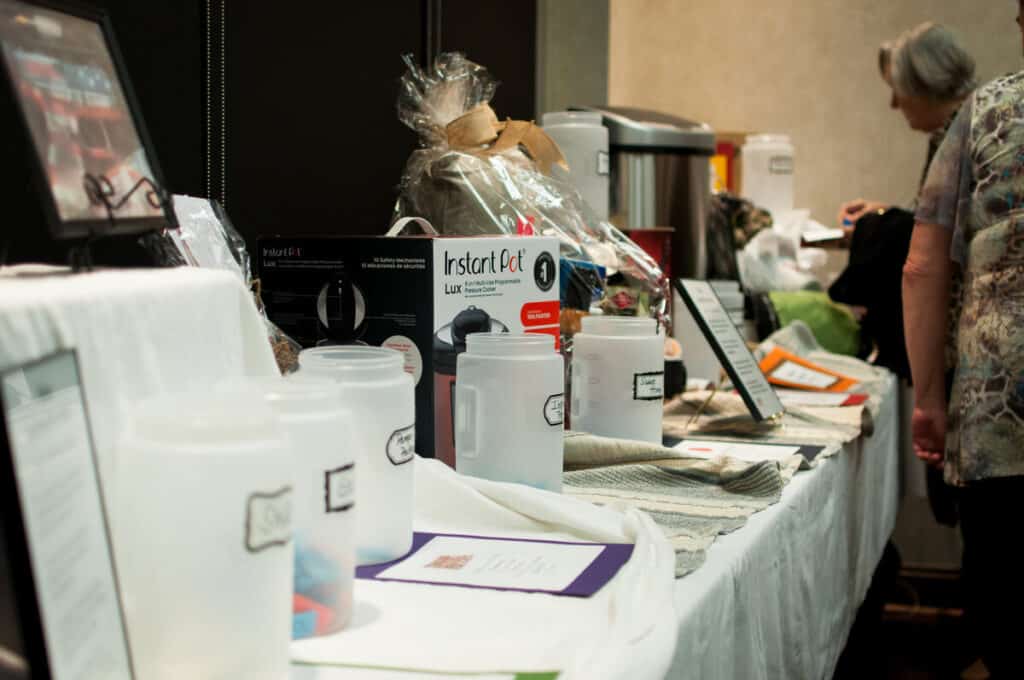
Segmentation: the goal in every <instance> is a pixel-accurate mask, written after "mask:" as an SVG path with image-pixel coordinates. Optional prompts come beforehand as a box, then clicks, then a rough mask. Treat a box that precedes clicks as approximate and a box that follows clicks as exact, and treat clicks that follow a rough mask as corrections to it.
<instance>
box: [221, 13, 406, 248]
mask: <svg viewBox="0 0 1024 680" xmlns="http://www.w3.org/2000/svg"><path fill="white" fill-rule="evenodd" d="M286 7H287V11H281V8H282V6H281V5H276V4H275V5H274V6H273V8H272V7H271V5H269V4H267V3H230V4H229V5H228V7H227V33H226V63H227V78H226V105H227V108H226V115H225V125H226V132H227V138H226V151H227V157H226V174H225V184H226V186H225V187H224V194H223V195H224V198H225V201H224V203H225V207H226V209H227V211H228V213H229V214H230V215H231V218H232V220H233V222H234V223H235V226H236V227H238V228H239V229H240V230H241V231H242V232H243V234H244V235H245V236H246V237H247V238H248V240H249V242H250V244H252V243H253V239H254V237H256V236H257V235H269V234H295V233H307V234H331V233H349V234H375V233H381V232H382V231H383V230H384V229H385V228H386V226H387V224H388V219H389V216H390V214H391V209H392V207H393V204H394V201H395V198H396V196H397V185H398V181H399V179H400V177H401V173H402V168H403V167H404V164H405V159H406V158H407V157H408V155H409V152H410V151H412V150H413V149H414V148H415V144H416V137H415V135H414V134H413V133H412V132H411V131H410V130H408V129H407V128H406V127H405V126H404V125H402V124H401V123H400V122H399V121H398V118H397V116H396V114H395V99H396V95H397V91H398V78H399V76H400V75H401V74H402V71H403V65H402V62H401V59H400V57H401V55H402V54H403V53H407V52H408V53H411V54H412V55H413V56H414V58H416V59H417V60H421V59H422V57H423V39H424V27H423V16H424V11H423V10H424V6H423V3H422V2H420V1H419V0H379V1H377V2H372V3H368V2H367V3H325V2H320V1H319V0H292V1H291V2H289V3H287V5H286ZM215 113H216V112H215ZM214 148H215V149H217V148H219V147H218V145H217V144H214ZM214 165H215V166H216V165H217V164H216V163H214Z"/></svg>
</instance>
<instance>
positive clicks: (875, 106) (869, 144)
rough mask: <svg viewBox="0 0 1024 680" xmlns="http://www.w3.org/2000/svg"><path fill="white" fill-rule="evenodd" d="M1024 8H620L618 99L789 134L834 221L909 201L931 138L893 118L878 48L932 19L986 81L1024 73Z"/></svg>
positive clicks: (646, 2)
mask: <svg viewBox="0 0 1024 680" xmlns="http://www.w3.org/2000/svg"><path fill="white" fill-rule="evenodd" d="M1015 13H1016V2H1013V1H1012V0H770V1H769V2H755V1H753V0H748V1H744V2H738V1H737V0H611V14H610V16H611V19H610V38H609V43H610V44H609V86H608V98H609V102H610V103H611V104H618V105H632V106H639V107H645V108H651V109H656V110H661V111H664V112H667V113H674V114H677V115H681V116H683V117H687V118H692V119H696V120H702V121H705V122H707V123H709V124H711V125H712V127H714V128H715V129H718V130H728V131H766V132H785V133H789V134H790V135H791V136H792V138H793V143H794V146H795V147H796V152H797V160H796V163H797V165H796V168H797V170H796V204H797V206H796V207H798V208H810V209H811V211H812V214H813V215H814V216H815V217H816V218H817V219H819V220H821V221H823V222H826V223H827V224H832V223H834V221H835V214H836V209H837V207H838V205H839V203H840V202H842V201H843V200H847V199H852V198H857V197H859V196H864V197H866V198H877V199H878V200H884V201H889V202H895V203H909V201H910V200H912V198H913V196H914V194H915V192H916V190H917V182H918V179H919V176H920V173H921V167H922V164H923V163H924V154H925V150H926V146H927V142H926V138H925V137H924V136H923V135H922V134H920V133H916V132H913V131H911V130H910V129H909V128H908V127H907V126H906V123H905V121H904V119H903V117H902V116H901V115H900V114H899V112H897V111H892V110H890V109H889V91H888V88H887V87H886V86H885V84H884V83H883V82H882V81H881V79H880V78H879V77H878V71H877V49H878V45H879V44H880V43H881V42H882V41H883V40H886V39H890V38H893V37H895V36H896V35H898V34H899V33H900V32H901V31H902V30H904V29H905V28H908V27H911V26H913V25H915V24H917V23H919V22H921V21H924V20H927V19H933V20H936V21H939V22H942V23H944V24H946V25H947V26H949V27H951V28H953V29H954V30H956V31H957V32H958V33H959V35H960V36H961V37H962V38H963V40H964V42H965V44H966V45H967V48H968V49H969V51H970V52H971V53H972V54H973V55H974V57H975V59H976V60H977V62H978V74H979V76H980V77H981V78H982V79H983V80H985V79H989V78H991V77H993V76H996V75H999V74H1001V73H1004V72H1007V71H1013V70H1018V69H1020V68H1022V66H1024V62H1022V59H1021V39H1020V34H1019V33H1018V31H1017V28H1016V26H1015V25H1014V23H1013V18H1014V16H1015Z"/></svg>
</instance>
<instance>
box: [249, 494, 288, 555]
mask: <svg viewBox="0 0 1024 680" xmlns="http://www.w3.org/2000/svg"><path fill="white" fill-rule="evenodd" d="M291 537H292V488H291V487H290V486H286V487H283V488H281V489H280V490H278V491H274V492H273V493H262V492H259V491H257V492H255V493H251V494H249V500H248V502H247V503H246V507H245V549H246V550H248V551H249V552H251V553H258V552H262V551H264V550H266V549H267V548H271V547H273V546H275V545H287V543H288V541H290V540H291Z"/></svg>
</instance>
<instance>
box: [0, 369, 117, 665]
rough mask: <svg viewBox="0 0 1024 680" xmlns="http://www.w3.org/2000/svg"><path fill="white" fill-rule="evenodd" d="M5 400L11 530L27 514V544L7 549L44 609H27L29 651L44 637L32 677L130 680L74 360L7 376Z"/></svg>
mask: <svg viewBox="0 0 1024 680" xmlns="http://www.w3.org/2000/svg"><path fill="white" fill-rule="evenodd" d="M0 397H2V398H0V402H2V406H3V420H4V426H5V427H4V430H5V432H6V438H5V439H6V441H4V438H0V456H2V458H0V465H4V466H8V467H9V469H10V470H13V475H12V476H11V477H12V478H13V480H14V482H15V484H14V487H15V488H16V490H17V494H16V497H17V500H15V498H13V497H9V498H7V499H6V501H5V503H4V513H11V515H10V516H9V517H7V518H6V519H7V526H8V527H12V526H16V525H15V524H14V522H17V520H18V519H19V517H18V516H19V515H20V527H21V531H20V532H18V533H20V534H21V535H23V537H24V542H23V543H21V541H20V540H19V544H20V545H16V544H13V542H10V543H9V546H8V549H9V551H10V553H11V560H12V562H14V561H15V560H18V561H19V564H21V565H22V566H24V561H25V560H27V561H28V562H30V564H31V572H30V573H31V582H30V583H16V585H15V587H16V588H18V589H19V590H20V591H21V592H22V593H23V594H24V593H25V592H31V590H33V589H34V591H35V600H36V602H35V605H36V606H35V607H32V604H33V603H32V602H31V601H30V600H29V601H28V602H27V606H26V602H25V601H23V600H19V603H20V604H22V605H23V606H22V607H21V609H22V611H21V620H22V628H23V634H24V636H25V637H26V638H27V640H26V648H30V643H29V640H30V639H37V638H38V636H39V634H41V636H42V640H43V642H44V646H45V658H43V659H40V658H33V655H32V654H29V655H28V656H29V658H28V662H29V664H30V666H31V668H32V672H33V675H32V677H46V676H45V672H44V668H45V667H46V666H48V667H49V677H50V678H53V680H131V678H133V677H134V675H133V671H132V664H131V657H130V653H129V650H128V643H127V640H126V637H125V630H124V621H123V619H122V614H121V605H120V599H119V594H118V586H117V578H116V572H115V569H114V565H113V559H112V557H111V551H110V542H109V534H108V529H107V521H106V513H105V511H104V507H103V499H102V496H101V494H100V487H99V480H98V479H97V473H96V465H95V458H94V455H93V450H92V442H91V437H90V434H89V426H88V422H87V419H86V412H85V406H84V402H83V394H82V389H81V385H80V383H79V377H78V365H77V361H76V358H75V354H74V353H72V352H62V353H59V354H55V355H53V356H51V357H48V358H46V359H43V360H41V361H38V362H35V363H32V364H29V365H27V366H24V367H21V368H17V369H14V370H11V371H7V372H4V373H2V374H0ZM4 444H6V446H4ZM4 448H6V449H8V450H9V457H8V456H7V455H3V454H4V453H5V452H4V451H3V449H4ZM3 458H7V459H8V460H3ZM14 495H15V494H13V493H12V494H11V496H14ZM26 552H27V555H26V554H25V553H26ZM25 573H26V574H27V573H28V571H26V572H25ZM26 609H27V610H28V611H25V610H26ZM29 627H31V628H32V630H28V629H27V628H29ZM39 629H41V630H39Z"/></svg>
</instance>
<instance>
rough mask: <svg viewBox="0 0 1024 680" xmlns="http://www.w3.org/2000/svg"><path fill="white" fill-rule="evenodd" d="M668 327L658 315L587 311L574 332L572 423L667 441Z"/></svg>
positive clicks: (586, 428) (577, 427) (612, 433)
mask: <svg viewBox="0 0 1024 680" xmlns="http://www.w3.org/2000/svg"><path fill="white" fill-rule="evenodd" d="M664 382H665V333H664V331H663V330H662V329H661V326H660V325H659V324H658V322H657V321H656V320H655V319H646V318H643V319H641V318H636V317H623V316H586V317H583V324H582V329H581V331H580V332H579V333H577V334H576V335H575V336H574V337H573V356H572V427H573V429H574V430H582V431H584V432H590V433H591V434H596V435H600V436H602V437H615V438H618V439H635V440H638V441H645V442H651V443H654V444H660V443H661V416H662V398H663V396H664V391H665V387H664Z"/></svg>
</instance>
